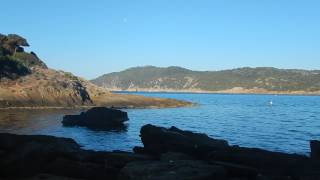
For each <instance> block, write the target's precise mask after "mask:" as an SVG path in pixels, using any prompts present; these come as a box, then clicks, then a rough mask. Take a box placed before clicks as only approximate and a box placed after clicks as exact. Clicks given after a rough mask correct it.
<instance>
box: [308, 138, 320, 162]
mask: <svg viewBox="0 0 320 180" xmlns="http://www.w3.org/2000/svg"><path fill="white" fill-rule="evenodd" d="M310 149H311V158H312V159H315V160H319V161H320V141H316V140H312V141H310Z"/></svg>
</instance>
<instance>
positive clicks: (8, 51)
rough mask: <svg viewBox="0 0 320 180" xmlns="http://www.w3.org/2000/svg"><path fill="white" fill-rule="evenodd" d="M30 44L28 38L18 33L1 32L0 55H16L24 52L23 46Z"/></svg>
mask: <svg viewBox="0 0 320 180" xmlns="http://www.w3.org/2000/svg"><path fill="white" fill-rule="evenodd" d="M27 46H29V44H28V42H27V40H26V39H25V38H23V37H21V36H19V35H17V34H8V36H6V35H3V34H0V55H13V56H14V55H15V54H16V52H23V51H24V49H23V47H27Z"/></svg>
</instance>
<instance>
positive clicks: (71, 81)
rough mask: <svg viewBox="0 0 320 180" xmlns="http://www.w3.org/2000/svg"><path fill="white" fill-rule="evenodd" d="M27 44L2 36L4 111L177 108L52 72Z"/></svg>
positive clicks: (0, 78)
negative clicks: (16, 109)
mask: <svg viewBox="0 0 320 180" xmlns="http://www.w3.org/2000/svg"><path fill="white" fill-rule="evenodd" d="M28 46H29V43H28V42H27V40H26V39H25V38H23V37H21V36H19V35H16V34H9V35H3V34H0V108H17V107H19V108H77V107H91V106H98V105H100V106H110V107H111V106H113V107H130V108H138V107H139V108H145V107H177V106H187V105H190V104H191V103H188V102H183V101H178V100H174V99H161V98H147V97H143V96H137V95H121V94H113V93H111V92H109V91H107V90H105V89H103V88H100V87H98V86H96V85H94V84H92V83H91V82H89V81H87V80H85V79H83V78H80V77H77V76H75V75H73V74H72V73H69V72H64V71H57V70H54V69H50V68H48V67H47V65H46V64H45V63H44V62H43V61H42V60H41V59H40V58H39V57H38V56H37V55H36V54H35V53H34V52H25V50H24V47H28Z"/></svg>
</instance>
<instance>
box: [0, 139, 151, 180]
mask: <svg viewBox="0 0 320 180" xmlns="http://www.w3.org/2000/svg"><path fill="white" fill-rule="evenodd" d="M0 159H1V160H0V179H3V178H9V179H22V178H32V177H38V174H49V176H52V177H55V176H57V177H71V178H77V179H90V180H91V179H117V177H118V174H119V172H120V170H121V169H122V168H123V167H124V166H125V165H126V164H127V163H130V162H133V161H151V160H154V158H152V157H150V156H147V155H141V154H133V153H128V152H96V151H90V150H83V149H80V146H79V145H78V144H77V143H76V142H75V141H74V140H72V139H69V138H58V137H53V136H44V135H13V134H0Z"/></svg>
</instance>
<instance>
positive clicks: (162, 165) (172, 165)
mask: <svg viewBox="0 0 320 180" xmlns="http://www.w3.org/2000/svg"><path fill="white" fill-rule="evenodd" d="M225 176H226V174H225V170H224V169H223V168H222V167H220V166H214V165H209V164H206V163H205V162H202V161H196V160H177V161H147V162H146V161H144V162H131V163H128V164H127V165H126V166H125V167H124V168H123V169H122V170H121V171H120V177H119V179H121V180H208V179H215V180H224V179H225Z"/></svg>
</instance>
